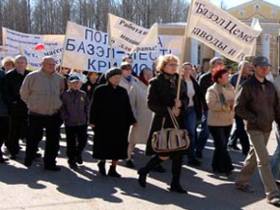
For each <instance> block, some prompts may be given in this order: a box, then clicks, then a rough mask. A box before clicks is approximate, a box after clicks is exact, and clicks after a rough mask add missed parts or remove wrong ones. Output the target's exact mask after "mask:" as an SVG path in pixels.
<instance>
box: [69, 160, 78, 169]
mask: <svg viewBox="0 0 280 210" xmlns="http://www.w3.org/2000/svg"><path fill="white" fill-rule="evenodd" d="M68 165H69V167H70V168H71V169H73V170H76V169H78V165H77V163H75V162H74V161H68Z"/></svg>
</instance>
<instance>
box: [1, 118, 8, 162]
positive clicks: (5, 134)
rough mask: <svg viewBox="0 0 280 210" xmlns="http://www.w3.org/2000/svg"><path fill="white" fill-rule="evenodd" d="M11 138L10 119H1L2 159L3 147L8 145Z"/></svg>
mask: <svg viewBox="0 0 280 210" xmlns="http://www.w3.org/2000/svg"><path fill="white" fill-rule="evenodd" d="M8 136H9V117H8V116H7V117H4V116H3V117H2V116H1V117H0V159H1V158H2V156H3V153H2V150H1V148H2V145H3V144H4V143H7V141H8Z"/></svg>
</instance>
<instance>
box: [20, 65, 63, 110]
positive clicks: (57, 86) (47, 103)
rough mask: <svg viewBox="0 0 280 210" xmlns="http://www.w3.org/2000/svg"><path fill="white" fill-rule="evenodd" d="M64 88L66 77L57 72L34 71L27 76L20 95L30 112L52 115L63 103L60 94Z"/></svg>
mask: <svg viewBox="0 0 280 210" xmlns="http://www.w3.org/2000/svg"><path fill="white" fill-rule="evenodd" d="M63 89H64V79H63V78H62V77H61V76H59V75H58V74H57V73H53V74H52V75H48V74H46V73H45V72H43V71H42V70H38V71H34V72H32V73H30V74H28V75H27V76H26V78H25V79H24V81H23V83H22V86H21V89H20V96H21V98H22V100H23V101H24V102H25V103H26V105H27V108H28V110H29V111H30V112H33V113H37V114H42V115H52V114H54V113H56V112H58V111H59V109H60V108H61V105H62V101H61V99H60V96H61V94H62V92H63Z"/></svg>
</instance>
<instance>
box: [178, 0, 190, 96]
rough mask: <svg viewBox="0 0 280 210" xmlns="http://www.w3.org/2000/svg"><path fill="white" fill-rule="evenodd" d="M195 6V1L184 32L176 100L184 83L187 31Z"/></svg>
mask: <svg viewBox="0 0 280 210" xmlns="http://www.w3.org/2000/svg"><path fill="white" fill-rule="evenodd" d="M192 5H193V1H192V3H191V4H190V6H189V12H188V17H187V23H186V24H187V25H186V27H185V30H184V38H183V44H182V49H181V56H180V62H179V69H178V74H179V81H178V86H177V97H176V99H177V100H179V99H180V91H181V83H182V78H181V77H182V75H181V74H182V64H183V63H184V59H185V57H186V44H187V30H188V27H187V26H188V20H189V16H190V13H191V8H192Z"/></svg>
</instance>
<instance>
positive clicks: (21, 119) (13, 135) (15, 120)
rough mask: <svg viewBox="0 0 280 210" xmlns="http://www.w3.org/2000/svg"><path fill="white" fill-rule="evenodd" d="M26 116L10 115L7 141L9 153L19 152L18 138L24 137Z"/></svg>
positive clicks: (15, 153)
mask: <svg viewBox="0 0 280 210" xmlns="http://www.w3.org/2000/svg"><path fill="white" fill-rule="evenodd" d="M26 131H27V118H26V117H25V116H16V115H13V114H11V115H10V130H9V138H8V141H7V144H6V146H7V148H8V150H9V152H10V154H11V155H17V154H18V152H19V148H20V147H19V139H23V138H24V137H26Z"/></svg>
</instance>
